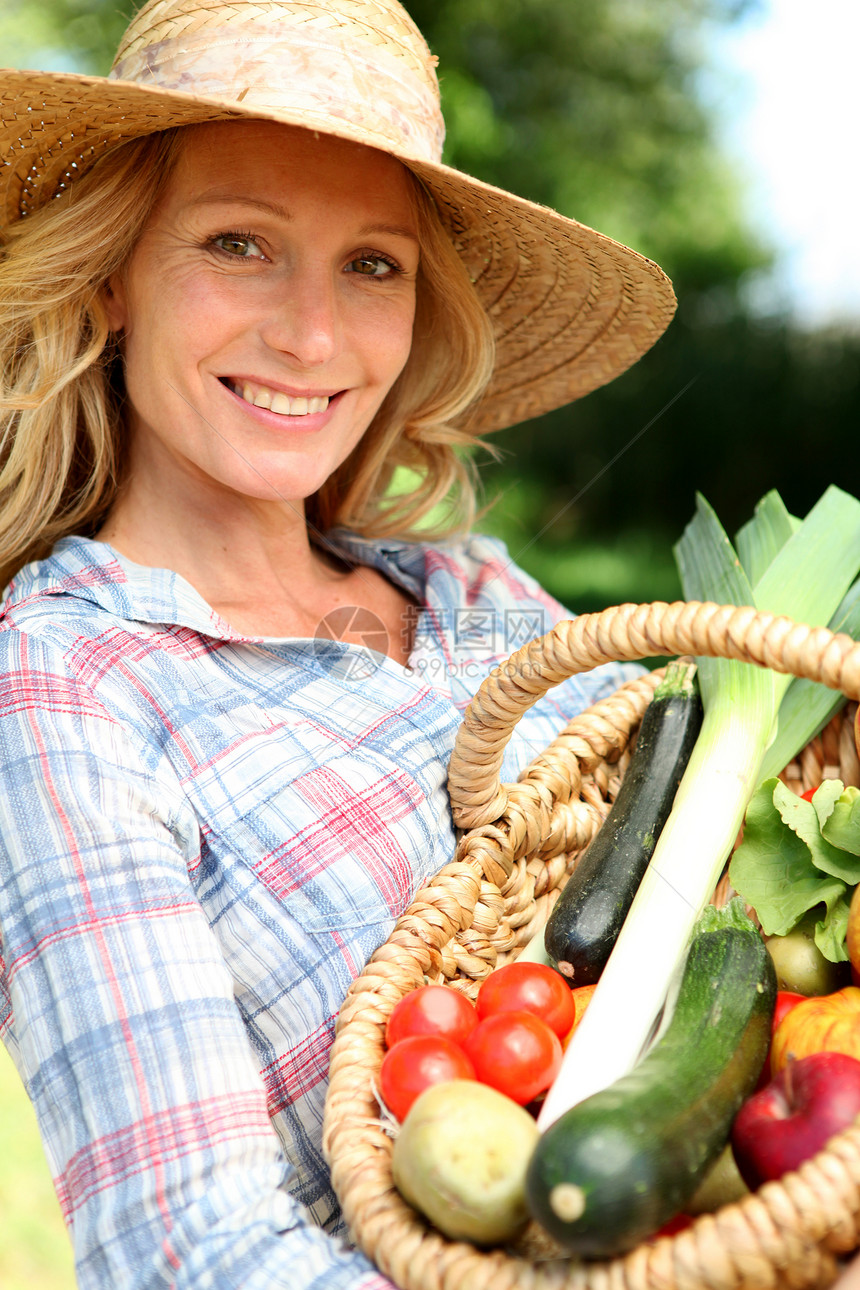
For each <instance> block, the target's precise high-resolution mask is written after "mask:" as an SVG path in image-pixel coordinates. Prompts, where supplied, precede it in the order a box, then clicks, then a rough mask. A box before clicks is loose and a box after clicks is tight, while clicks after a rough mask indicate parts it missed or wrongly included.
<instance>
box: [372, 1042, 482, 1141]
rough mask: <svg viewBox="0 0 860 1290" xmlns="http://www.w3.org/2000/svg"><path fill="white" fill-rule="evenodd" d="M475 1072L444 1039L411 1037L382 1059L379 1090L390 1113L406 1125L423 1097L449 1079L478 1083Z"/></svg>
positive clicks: (455, 1045) (469, 1062)
mask: <svg viewBox="0 0 860 1290" xmlns="http://www.w3.org/2000/svg"><path fill="white" fill-rule="evenodd" d="M474 1078H475V1068H474V1066H473V1065H472V1062H471V1061H470V1059H469V1058H468V1057H467V1056H466V1054H465V1053H464V1052H463V1049H462V1048H460V1047H459V1046H458V1045H457V1044H454V1043H452V1042H451V1040H450V1039H446V1038H445V1037H444V1036H443V1035H407V1037H406V1038H405V1039H401V1040H400V1042H399V1043H396V1044H395V1045H394V1047H393V1048H389V1050H388V1052H387V1053H386V1054H385V1056H384V1057H383V1059H382V1066H381V1068H380V1071H379V1086H380V1092H381V1093H382V1099H383V1101H384V1102H385V1105H386V1106H387V1107H388V1109H389V1111H391V1112H392V1114H393V1115H396V1116H397V1118H398V1120H400V1121H401V1123H402V1122H403V1120H405V1119H406V1113H407V1111H408V1110H409V1108H410V1106H411V1105H412V1103H413V1102H414V1101H415V1099H416V1097H417V1096H418V1094H419V1093H423V1092H424V1090H425V1088H429V1087H430V1085H431V1084H443V1083H444V1082H445V1080H449V1079H474Z"/></svg>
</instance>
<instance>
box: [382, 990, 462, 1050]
mask: <svg viewBox="0 0 860 1290" xmlns="http://www.w3.org/2000/svg"><path fill="white" fill-rule="evenodd" d="M477 1024H478V1014H477V1012H476V1011H475V1005H474V1004H473V1003H472V1002H471V1000H470V999H467V998H466V996H465V995H464V994H460V993H459V992H458V991H457V990H452V989H451V988H450V987H449V986H447V985H421V986H419V987H418V989H417V990H410V991H409V994H407V995H404V997H403V998H402V999H401V1000H400V1002H399V1003H398V1004H396V1005H395V1007H394V1008H393V1009H392V1012H391V1016H390V1017H389V1018H388V1024H387V1026H386V1027H385V1042H386V1044H387V1045H388V1047H389V1048H390V1047H391V1046H392V1044H396V1043H397V1042H398V1041H399V1040H401V1039H405V1038H406V1036H407V1035H444V1037H445V1038H446V1039H450V1040H451V1042H452V1043H455V1044H462V1043H463V1042H464V1041H465V1040H466V1039H468V1037H469V1035H470V1034H471V1033H472V1031H473V1030H474V1029H475V1027H476V1026H477Z"/></svg>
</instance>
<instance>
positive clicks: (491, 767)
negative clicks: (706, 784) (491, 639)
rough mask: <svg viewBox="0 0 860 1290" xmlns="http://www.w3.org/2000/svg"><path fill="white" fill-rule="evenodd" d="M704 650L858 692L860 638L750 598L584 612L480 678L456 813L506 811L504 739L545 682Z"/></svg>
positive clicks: (483, 819)
mask: <svg viewBox="0 0 860 1290" xmlns="http://www.w3.org/2000/svg"><path fill="white" fill-rule="evenodd" d="M657 654H659V655H667V656H669V657H674V656H675V655H676V654H693V655H705V656H708V657H711V658H731V659H737V660H739V661H741V662H744V663H757V664H759V665H760V666H761V667H769V668H772V669H773V671H775V672H785V673H791V674H792V675H794V676H800V677H805V678H807V679H808V680H810V681H820V682H821V683H822V684H823V685H826V686H828V687H829V688H830V689H832V690H841V691H842V692H843V693H844V694H845V695H847V697H848V698H849V699H857V698H860V643H858V642H856V641H854V640H852V638H851V637H850V636H847V635H845V634H844V633H839V634H835V633H833V632H831V631H829V630H828V628H826V627H809V626H807V625H806V624H803V623H796V622H794V621H793V620H792V619H790V618H785V617H783V616H781V615H776V614H769V613H763V612H760V611H758V610H756V609H753V608H751V607H749V606H737V605H715V604H711V603H710V602H700V601H676V602H675V603H673V604H665V603H663V602H662V601H657V602H655V603H653V604H646V605H617V606H614V607H613V608H611V609H604V610H602V611H601V612H600V613H593V614H581V615H580V616H579V617H578V618H573V619H568V620H566V621H564V622H561V623H558V624H557V626H555V627H554V628H553V629H552V631H550V632H547V633H546V635H545V636H540V637H538V638H537V639H536V640H533V641H531V642H530V643H529V644H528V645H524V646H522V648H520V649H518V650H517V651H516V653H514V654H512V655H511V656H510V658H509V659H507V660H506V661H505V662H504V663H501V664H500V665H499V666H498V667H496V668H494V669H493V671H492V672H491V673H490V675H489V676H487V677H486V678H485V679H484V680H483V681H482V683H481V685H480V688H479V689H478V691H477V693H476V694H475V696H474V698H473V699H472V700H471V702H470V704H469V706H468V708H467V709H466V712H465V714H464V716H463V721H462V723H461V725H460V728H459V730H458V731H457V738H456V740H455V743H454V751H453V753H452V754H451V761H450V765H449V767H448V792H449V795H450V798H451V806H452V810H453V814H454V823H455V824H456V825H457V827H458V828H460V829H472V828H475V827H477V826H479V825H485V824H490V823H492V822H493V821H494V820H498V819H499V818H500V816H501V815H502V814H503V813H504V811H505V809H506V806H507V803H508V790H507V788H506V787H505V785H503V784H501V783H500V781H499V771H500V770H501V765H502V756H503V754H504V750H505V747H506V745H507V743H508V741H509V739H510V737H511V735H512V734H513V731H514V727H515V726H516V724H517V722H518V721H519V719H520V717H522V716H523V714H524V713H525V712H527V711H528V710H529V708H531V707H532V706H533V705H534V704H535V703H537V701H538V700H539V699H541V698H542V697H543V696H544V695H545V694H546V693H547V691H548V690H550V689H551V688H552V687H553V686H554V685H558V684H559V682H561V681H564V680H566V679H567V678H568V677H570V676H576V675H577V674H578V673H580V672H590V671H591V670H592V668H595V667H599V666H600V665H601V664H602V663H611V662H633V661H634V660H636V659H642V658H649V657H652V656H654V655H657Z"/></svg>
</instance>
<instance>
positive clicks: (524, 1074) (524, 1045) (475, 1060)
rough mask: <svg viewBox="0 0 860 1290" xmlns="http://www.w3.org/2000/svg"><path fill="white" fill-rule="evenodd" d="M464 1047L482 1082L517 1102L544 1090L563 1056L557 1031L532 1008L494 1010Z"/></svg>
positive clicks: (557, 1069)
mask: <svg viewBox="0 0 860 1290" xmlns="http://www.w3.org/2000/svg"><path fill="white" fill-rule="evenodd" d="M465 1050H466V1053H467V1054H468V1056H469V1057H470V1058H471V1060H472V1064H473V1065H474V1067H475V1075H476V1076H477V1078H478V1079H479V1080H480V1081H481V1083H482V1084H489V1085H490V1086H491V1087H492V1088H495V1089H498V1091H499V1092H500V1093H504V1094H506V1096H507V1097H509V1098H512V1099H513V1101H514V1102H519V1104H520V1106H525V1105H526V1104H527V1103H528V1102H531V1101H532V1100H533V1099H534V1098H536V1097H537V1096H538V1094H540V1093H545V1092H546V1090H547V1089H548V1088H549V1086H550V1084H551V1083H552V1082H553V1080H554V1079H555V1077H556V1075H557V1074H558V1072H559V1068H560V1066H561V1058H562V1051H561V1040H560V1039H559V1037H558V1035H557V1034H556V1033H555V1031H554V1030H551V1029H550V1027H549V1026H548V1025H547V1024H546V1022H545V1021H541V1019H540V1017H536V1016H535V1015H534V1013H533V1012H496V1013H493V1014H492V1016H489V1017H485V1018H484V1019H483V1021H479V1022H478V1024H477V1026H476V1027H475V1029H474V1030H473V1031H472V1033H471V1035H470V1036H469V1038H468V1039H467V1040H466V1043H465ZM391 1051H392V1052H396V1049H392V1050H391Z"/></svg>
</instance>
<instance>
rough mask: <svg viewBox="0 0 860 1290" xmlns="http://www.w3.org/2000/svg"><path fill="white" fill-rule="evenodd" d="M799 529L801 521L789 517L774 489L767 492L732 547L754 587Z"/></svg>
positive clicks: (739, 531) (738, 532)
mask: <svg viewBox="0 0 860 1290" xmlns="http://www.w3.org/2000/svg"><path fill="white" fill-rule="evenodd" d="M799 527H800V520H799V519H797V517H796V516H794V515H790V514H789V512H788V510H787V508H786V506H785V503H784V502H783V500H782V498H781V497H780V495H779V493H778V492H777V491H776V489H772V490H771V492H769V493H766V494H765V496H764V497H763V498H762V499H761V501H760V502H759V503H758V505H757V506H756V508H755V512H754V513H753V517H752V519H751V520H748V521H747V523H746V524H744V526H743V528H740V529H738V531H737V533H736V534H735V547H736V548H737V552H738V555H739V556H740V561H741V564H742V565H743V567H744V570H745V571H746V574H747V577H748V578H749V580H750V582H751V583H752V584H753V586H755V584H756V583H757V582H758V580H759V578H761V576H762V574H763V573H764V572H765V570H766V569H767V567H768V565H769V564H770V563H771V561H772V560H773V559H774V557H775V556H776V554H777V552H779V551H781V550H782V548H783V547H784V546H785V544H786V542H787V541H788V539H789V538H790V537H791V535H792V533H794V532H795V530H796V529H798V528H799Z"/></svg>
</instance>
